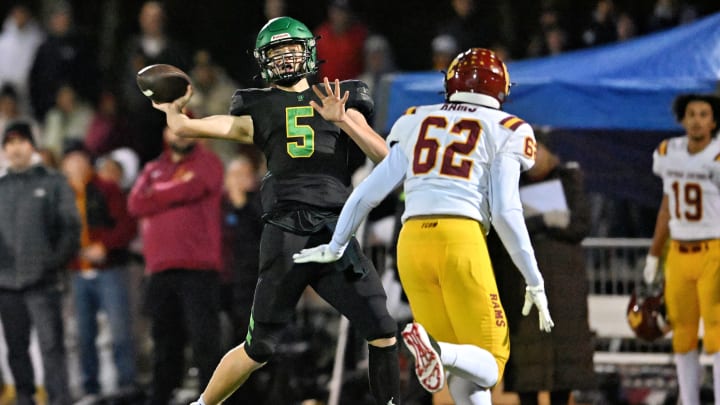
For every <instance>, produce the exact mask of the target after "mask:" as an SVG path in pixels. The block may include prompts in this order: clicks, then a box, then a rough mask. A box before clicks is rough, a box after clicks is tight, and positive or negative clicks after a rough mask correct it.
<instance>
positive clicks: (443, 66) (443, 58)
mask: <svg viewBox="0 0 720 405" xmlns="http://www.w3.org/2000/svg"><path fill="white" fill-rule="evenodd" d="M430 47H431V48H432V69H433V70H438V71H446V70H447V68H448V66H450V62H451V61H452V60H453V58H455V56H456V55H457V54H458V52H459V48H458V43H457V41H456V40H455V38H454V37H453V36H451V35H446V34H443V35H438V36H436V37H435V38H433V40H432V43H431V44H430Z"/></svg>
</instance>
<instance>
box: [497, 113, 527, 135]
mask: <svg viewBox="0 0 720 405" xmlns="http://www.w3.org/2000/svg"><path fill="white" fill-rule="evenodd" d="M522 124H525V121H523V120H522V119H520V118H518V117H516V116H514V115H508V116H507V117H505V118H503V119H502V120H500V125H502V126H504V127H505V128H507V129H509V130H511V131H513V132H514V131H516V130H517V129H518V128H520V126H521V125H522Z"/></svg>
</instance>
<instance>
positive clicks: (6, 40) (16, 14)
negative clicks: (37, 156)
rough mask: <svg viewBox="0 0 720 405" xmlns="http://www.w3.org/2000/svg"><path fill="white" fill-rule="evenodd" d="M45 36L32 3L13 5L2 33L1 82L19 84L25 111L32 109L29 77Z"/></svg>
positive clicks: (19, 97)
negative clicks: (34, 14) (31, 5)
mask: <svg viewBox="0 0 720 405" xmlns="http://www.w3.org/2000/svg"><path fill="white" fill-rule="evenodd" d="M44 38H45V33H44V32H43V30H42V28H41V27H40V25H39V24H38V23H37V21H35V18H34V16H33V13H32V11H31V9H30V7H29V5H28V4H26V3H24V2H19V3H17V4H16V5H14V6H13V7H12V8H11V9H10V12H9V13H8V16H7V18H5V21H4V23H3V26H2V33H0V55H2V56H1V57H0V85H4V84H10V85H12V86H13V87H14V88H15V91H16V92H17V94H18V101H19V103H20V111H21V112H22V113H23V114H30V113H31V111H30V103H29V99H30V97H29V94H30V93H29V85H28V80H29V77H30V69H31V67H32V64H33V60H34V59H35V52H36V51H37V48H38V47H39V46H40V44H41V43H42V42H43V39H44Z"/></svg>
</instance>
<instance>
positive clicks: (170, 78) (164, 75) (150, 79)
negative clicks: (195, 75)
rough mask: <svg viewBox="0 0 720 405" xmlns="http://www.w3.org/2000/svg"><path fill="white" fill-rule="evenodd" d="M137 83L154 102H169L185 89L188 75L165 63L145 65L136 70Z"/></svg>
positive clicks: (188, 78) (183, 92)
mask: <svg viewBox="0 0 720 405" xmlns="http://www.w3.org/2000/svg"><path fill="white" fill-rule="evenodd" d="M136 81H137V85H138V87H139V88H140V91H142V93H143V94H144V95H145V96H147V97H149V98H150V99H151V100H152V101H154V102H156V103H169V102H171V101H173V100H175V99H177V98H179V97H181V96H182V95H184V94H185V92H186V91H187V85H188V84H190V77H189V76H188V75H187V74H186V73H185V72H183V71H182V70H181V69H179V68H177V67H175V66H173V65H166V64H157V65H150V66H146V67H144V68H142V69H140V71H138V72H137V77H136Z"/></svg>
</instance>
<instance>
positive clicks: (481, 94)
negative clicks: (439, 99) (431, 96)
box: [445, 48, 510, 108]
mask: <svg viewBox="0 0 720 405" xmlns="http://www.w3.org/2000/svg"><path fill="white" fill-rule="evenodd" d="M509 94H510V75H509V74H508V71H507V67H506V66H505V63H504V62H503V61H502V60H500V58H499V57H498V56H497V55H496V54H495V52H493V51H491V50H489V49H484V48H470V49H468V50H467V51H465V52H462V53H460V54H459V55H458V56H456V57H455V59H453V61H452V62H450V66H448V70H447V73H446V74H445V99H446V100H447V101H460V102H469V103H475V104H482V105H489V106H491V107H495V108H499V107H500V105H501V104H502V103H503V102H504V101H505V99H506V98H507V96H508V95H509ZM488 98H489V99H488Z"/></svg>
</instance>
